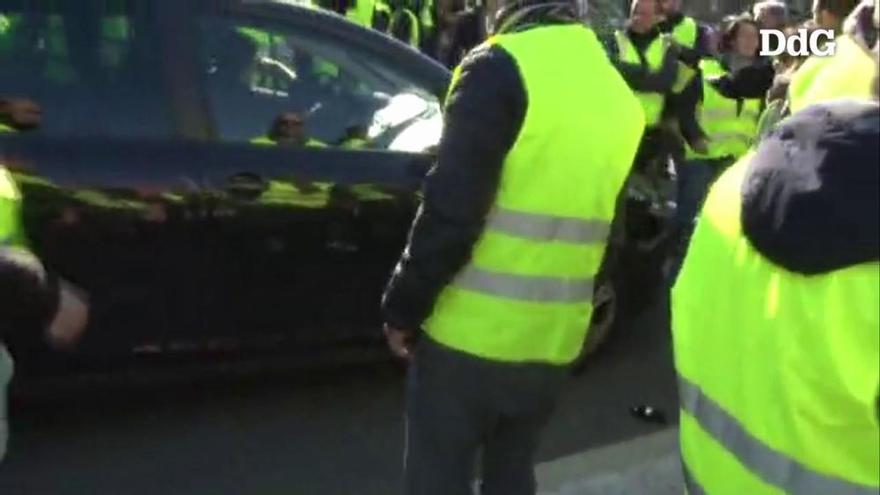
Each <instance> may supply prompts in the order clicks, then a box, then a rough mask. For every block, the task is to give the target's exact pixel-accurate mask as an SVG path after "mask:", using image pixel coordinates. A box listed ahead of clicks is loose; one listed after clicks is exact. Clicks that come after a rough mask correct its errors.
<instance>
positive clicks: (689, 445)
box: [672, 100, 880, 495]
mask: <svg viewBox="0 0 880 495" xmlns="http://www.w3.org/2000/svg"><path fill="white" fill-rule="evenodd" d="M878 147H880V107H878V105H877V103H876V101H874V102H869V101H867V100H861V101H858V100H839V101H835V102H829V103H826V104H820V105H816V106H813V107H810V108H808V109H806V110H804V111H802V112H800V113H798V114H795V115H794V116H792V117H791V118H790V119H788V120H786V121H784V122H783V123H782V124H780V127H779V128H778V129H776V130H774V131H773V132H772V133H771V134H770V135H768V136H767V137H766V138H765V139H764V140H763V141H762V143H761V144H760V146H759V147H758V148H757V150H756V151H755V152H754V153H753V154H751V155H749V156H747V157H746V158H744V159H743V160H741V161H740V162H739V163H737V164H736V165H735V166H733V167H732V168H731V169H729V170H728V172H727V173H725V174H724V175H723V176H722V177H721V179H719V181H718V182H717V183H716V185H715V186H714V187H713V189H712V192H711V194H710V195H709V198H708V200H707V201H706V205H705V207H704V210H703V215H702V217H701V220H700V222H699V224H698V226H697V230H696V232H695V234H694V237H693V241H692V244H691V247H690V250H689V252H688V254H687V259H686V261H685V265H684V268H683V270H682V272H681V275H680V278H679V280H678V282H677V284H676V286H675V289H674V291H673V305H672V307H673V334H674V346H675V355H676V368H677V370H678V374H679V378H680V398H681V408H682V420H681V450H682V457H683V464H684V466H685V468H686V473H687V474H688V480H687V481H688V485H689V486H688V488H689V491H690V493H718V494H722V495H723V494H742V493H749V494H755V495H761V494H771V493H782V492H784V493H817V494H818V493H829V494H831V493H835V494H836V493H852V494H866V495H867V494H870V493H877V490H878V487H880V426H878V421H880V410H878V406H880V403H878V391H880V351H878V349H880V333H878V331H877V329H878V328H880V306H878V304H877V301H878V300H880V265H878V255H880V240H878V228H880V227H878V225H880V217H878V211H880V203H878V196H880V190H878V182H880V175H878V168H877V163H878V160H880V156H878ZM700 490H702V491H700Z"/></svg>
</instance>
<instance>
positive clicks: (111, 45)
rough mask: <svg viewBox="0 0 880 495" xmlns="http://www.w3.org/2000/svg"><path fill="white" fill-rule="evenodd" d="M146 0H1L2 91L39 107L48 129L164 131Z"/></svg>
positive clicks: (167, 129) (164, 107)
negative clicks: (21, 0)
mask: <svg viewBox="0 0 880 495" xmlns="http://www.w3.org/2000/svg"><path fill="white" fill-rule="evenodd" d="M147 7H148V6H147V5H146V3H145V2H135V1H134V0H105V1H101V2H98V1H92V0H87V1H81V2H3V3H2V4H0V67H2V70H0V97H16V98H26V99H28V100H30V101H32V102H34V103H35V104H37V105H38V106H39V107H40V110H41V113H42V122H41V125H40V129H41V132H43V133H46V134H51V135H76V136H82V135H101V136H129V137H136V136H168V135H170V134H171V133H172V132H173V130H172V129H173V127H172V123H171V119H170V118H169V115H168V114H167V112H168V104H167V102H166V101H164V100H163V95H162V90H161V88H162V84H161V80H160V79H159V77H160V71H159V67H161V65H160V63H161V54H160V53H158V50H157V48H156V47H157V46H158V43H157V36H156V31H155V29H154V26H153V22H152V19H151V17H150V16H149V15H148V14H149V13H148V11H147V10H145V9H146V8H147Z"/></svg>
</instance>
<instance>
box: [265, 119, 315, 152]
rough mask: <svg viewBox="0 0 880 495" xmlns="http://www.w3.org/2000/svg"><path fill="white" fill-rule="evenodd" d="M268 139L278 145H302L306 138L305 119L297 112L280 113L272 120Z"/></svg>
mask: <svg viewBox="0 0 880 495" xmlns="http://www.w3.org/2000/svg"><path fill="white" fill-rule="evenodd" d="M269 139H271V140H272V141H275V143H276V144H278V145H279V146H302V145H303V143H305V140H306V130H305V121H304V120H303V118H302V117H300V115H299V114H298V113H294V112H285V113H282V114H281V115H279V116H278V117H275V120H273V121H272V127H271V128H270V129H269Z"/></svg>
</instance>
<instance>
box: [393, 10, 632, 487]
mask: <svg viewBox="0 0 880 495" xmlns="http://www.w3.org/2000/svg"><path fill="white" fill-rule="evenodd" d="M579 7H580V6H579V5H578V4H576V3H574V2H571V3H569V2H543V1H540V0H538V1H533V2H522V3H521V2H514V3H511V4H509V5H508V6H507V7H506V8H504V9H502V11H501V14H500V15H499V17H498V20H497V25H498V26H501V28H500V30H499V31H500V33H501V34H498V35H496V36H493V37H492V38H491V39H490V40H489V41H488V42H487V43H485V44H483V45H481V46H480V47H479V48H477V49H476V50H475V51H474V52H472V53H471V54H470V55H468V56H467V57H466V58H465V60H464V62H463V63H462V64H461V66H460V67H459V68H458V69H456V71H455V76H454V77H453V83H452V86H451V89H450V92H449V96H448V98H447V106H446V116H445V122H444V130H443V137H442V139H441V141H440V145H439V148H438V158H437V165H436V166H435V167H434V169H433V170H432V171H431V172H430V173H429V174H428V176H427V178H426V180H425V186H424V193H425V194H424V201H423V204H422V207H421V209H420V211H419V214H418V216H417V217H416V220H415V222H414V224H413V229H412V234H411V235H410V240H409V244H408V246H407V248H406V250H405V251H404V254H403V255H402V257H401V260H400V262H399V264H398V266H397V268H396V270H395V273H394V275H393V277H392V280H391V281H390V282H389V285H388V288H387V290H386V292H385V297H384V299H383V313H384V316H385V321H386V336H387V338H388V341H389V345H390V346H391V348H392V350H393V351H394V352H395V353H396V354H397V355H399V356H401V357H404V358H408V359H411V365H410V369H409V373H410V376H411V382H410V384H411V386H410V387H409V389H408V391H407V396H408V398H407V447H406V485H407V493H409V494H414V495H416V494H417V495H427V494H437V495H464V494H470V493H472V480H473V476H474V464H475V462H474V461H475V460H476V456H477V451H478V450H480V449H482V450H483V455H482V464H483V469H482V473H483V493H484V494H486V495H496V494H503V495H510V494H520V493H521V494H526V493H534V492H535V479H534V469H533V463H534V455H535V451H536V449H537V446H538V443H539V440H540V433H541V431H542V429H543V427H544V425H545V424H546V423H547V421H548V420H549V418H550V415H551V413H552V411H553V408H554V406H555V403H556V400H557V398H558V396H559V393H560V392H561V387H562V385H563V384H564V383H565V380H566V378H567V376H568V365H570V364H571V363H572V362H573V361H574V360H575V359H576V358H577V356H578V355H579V354H580V350H581V349H582V347H583V343H584V338H585V334H586V331H587V328H588V323H589V319H590V313H591V311H592V304H591V300H592V290H593V278H594V277H595V275H596V273H597V272H598V270H599V265H600V263H601V260H602V256H603V254H604V250H605V246H606V243H607V238H608V233H609V230H610V228H609V227H610V223H611V221H612V219H613V216H614V213H615V211H614V210H615V205H616V200H617V197H618V195H619V194H620V192H621V190H622V188H623V183H624V180H625V179H626V176H627V175H628V173H629V170H630V167H631V164H632V161H633V158H634V156H635V153H636V148H637V146H638V143H639V140H640V137H641V134H642V131H643V128H644V116H643V112H642V110H641V107H640V105H639V103H638V101H637V99H636V98H635V96H634V95H633V94H632V92H631V91H630V90H629V89H628V87H627V85H626V83H625V82H624V81H623V80H622V78H621V76H620V75H619V74H618V73H617V71H616V70H615V68H614V67H613V66H612V65H611V63H610V61H609V60H608V58H607V56H606V54H605V52H604V50H603V48H602V47H601V45H600V44H599V42H598V40H597V39H596V36H595V35H594V33H593V32H592V30H590V29H589V28H587V27H586V26H584V25H583V24H582V19H583V17H582V12H583V10H582V9H581V8H579ZM585 87H588V88H591V90H592V91H584V88H585ZM612 115H613V116H614V119H615V120H614V125H609V124H608V118H609V116H612ZM419 337H421V338H419Z"/></svg>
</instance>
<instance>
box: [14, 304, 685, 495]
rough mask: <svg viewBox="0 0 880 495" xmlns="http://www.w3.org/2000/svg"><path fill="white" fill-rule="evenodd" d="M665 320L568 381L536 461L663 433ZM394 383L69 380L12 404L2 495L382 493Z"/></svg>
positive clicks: (372, 374)
mask: <svg viewBox="0 0 880 495" xmlns="http://www.w3.org/2000/svg"><path fill="white" fill-rule="evenodd" d="M667 322H668V311H667V309H666V306H665V304H662V303H659V304H655V305H654V306H653V307H652V308H651V309H650V310H649V311H647V312H646V313H644V314H642V315H640V316H639V317H638V318H636V319H635V321H633V322H630V323H629V324H627V325H625V326H624V328H621V329H620V330H621V331H619V333H618V336H617V339H616V340H615V341H613V342H611V344H610V346H609V347H607V348H605V349H604V350H603V352H602V354H601V355H600V356H599V357H597V358H596V359H594V360H593V361H592V362H591V363H590V364H589V366H588V367H587V369H586V370H585V371H584V372H583V373H582V374H581V375H580V376H577V377H575V378H573V380H572V383H571V387H570V390H569V391H568V393H567V394H566V395H565V397H564V399H563V400H562V403H561V405H560V408H559V412H558V414H557V415H556V417H555V418H554V421H553V422H552V425H551V426H550V428H549V430H548V431H547V435H546V437H545V442H544V446H543V449H542V451H541V456H540V460H541V461H548V460H552V459H558V458H560V457H564V456H569V455H572V454H575V453H578V452H583V451H586V450H589V449H593V448H596V447H600V446H606V445H609V444H614V443H617V442H621V441H623V440H627V439H632V438H634V437H637V436H640V435H644V434H648V433H652V432H656V431H658V430H659V429H660V428H662V427H661V426H658V425H655V424H649V423H645V422H642V421H639V420H636V419H634V418H633V417H632V416H631V415H630V414H629V408H630V407H631V406H633V405H636V404H650V405H653V406H655V407H658V408H660V409H661V410H665V411H666V412H667V414H668V415H669V416H670V420H671V421H672V422H674V421H675V417H674V416H675V409H676V396H675V375H674V371H673V367H672V359H671V350H670V348H669V336H668V323H667ZM403 400H404V397H403V377H402V375H401V373H400V371H399V370H395V368H394V367H393V366H390V365H389V364H388V363H374V364H366V365H364V364H360V365H348V366H342V367H330V368H327V367H324V368H317V369H310V370H302V369H289V370H278V369H272V370H269V371H256V372H248V373H246V374H242V375H235V376H221V377H217V376H213V377H204V376H195V377H194V376H189V375H188V373H185V372H181V374H180V376H177V377H173V378H172V379H168V378H165V379H162V380H159V381H156V382H153V381H149V380H147V381H143V380H134V381H133V380H130V379H129V378H128V377H126V378H117V379H109V380H100V381H86V382H81V381H77V382H75V383H69V384H65V385H64V386H62V387H54V388H53V389H52V392H51V393H46V392H45V391H44V392H41V393H36V394H27V393H25V395H24V396H23V397H19V398H17V400H15V401H14V402H13V411H12V414H13V440H12V443H11V445H10V450H11V451H10V455H9V457H8V458H7V460H6V463H5V464H3V465H2V466H0V494H3V495H117V494H118V495H141V494H143V495H282V494H284V495H313V494H314V495H317V494H320V495H337V494H338V495H355V494H357V495H392V494H394V493H398V492H399V490H398V487H399V483H400V464H401V462H400V461H401V457H402V442H403V435H402V425H403V419H402V416H401V411H402V409H403Z"/></svg>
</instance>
